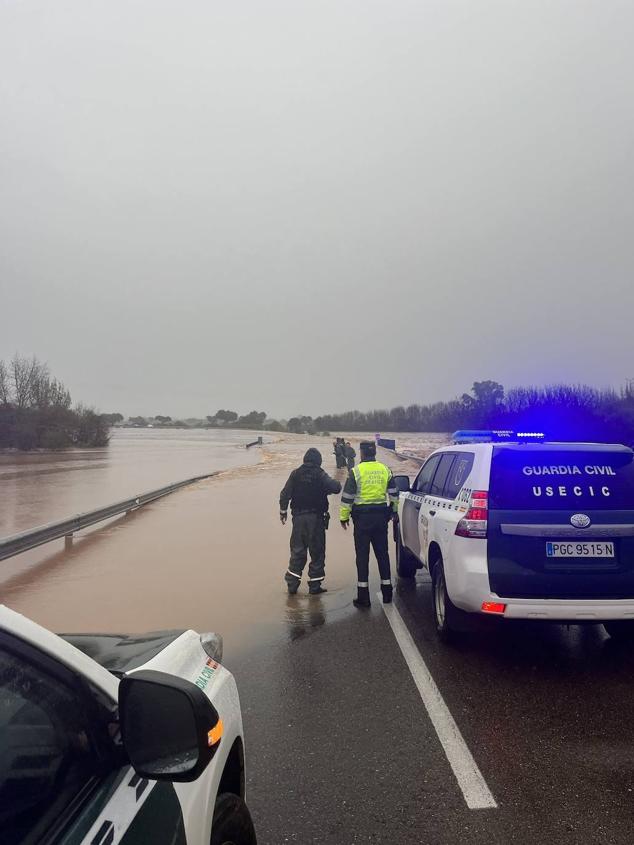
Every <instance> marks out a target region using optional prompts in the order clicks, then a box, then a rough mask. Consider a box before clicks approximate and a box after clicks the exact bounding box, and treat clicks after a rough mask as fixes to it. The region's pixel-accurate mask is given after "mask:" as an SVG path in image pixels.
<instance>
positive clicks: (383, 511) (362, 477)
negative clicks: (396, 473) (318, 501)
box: [339, 440, 398, 607]
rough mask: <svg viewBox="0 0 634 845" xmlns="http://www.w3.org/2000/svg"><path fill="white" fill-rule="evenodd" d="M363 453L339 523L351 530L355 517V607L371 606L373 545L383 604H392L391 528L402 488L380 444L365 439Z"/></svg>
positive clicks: (345, 494)
mask: <svg viewBox="0 0 634 845" xmlns="http://www.w3.org/2000/svg"><path fill="white" fill-rule="evenodd" d="M359 451H360V453H361V462H360V463H359V465H358V466H356V467H353V469H351V470H350V473H349V475H348V480H347V481H346V485H345V487H344V488H343V493H342V495H341V510H340V512H339V521H340V522H341V526H342V527H343V528H345V529H347V528H348V524H349V521H350V515H351V514H352V522H353V523H354V548H355V551H356V555H357V598H356V599H355V600H354V605H355V607H370V590H369V587H368V577H369V566H370V546H372V548H373V549H374V554H375V555H376V559H377V562H378V564H379V574H380V576H381V593H382V594H383V602H384V603H385V604H387V603H388V602H391V601H392V579H391V577H390V555H389V552H388V548H387V527H388V524H389V522H390V520H391V519H393V520H398V489H397V487H396V485H395V484H394V480H393V478H392V472H391V470H390V469H389V468H388V467H386V466H385V464H382V463H380V462H379V461H377V460H376V444H374V443H372V441H369V440H364V441H362V442H361V443H360V444H359ZM388 498H389V504H388V503H387V501H386V500H387V499H388Z"/></svg>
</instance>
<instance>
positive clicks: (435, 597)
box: [431, 560, 466, 643]
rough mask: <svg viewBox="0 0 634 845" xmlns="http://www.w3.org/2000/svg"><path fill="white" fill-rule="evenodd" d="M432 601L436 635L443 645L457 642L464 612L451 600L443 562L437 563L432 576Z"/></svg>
mask: <svg viewBox="0 0 634 845" xmlns="http://www.w3.org/2000/svg"><path fill="white" fill-rule="evenodd" d="M431 583H432V590H431V600H432V608H433V612H434V623H435V625H436V633H437V635H438V638H439V639H440V640H441V641H442V642H443V643H451V642H455V640H456V639H457V637H458V634H459V632H460V630H461V629H460V622H461V618H462V617H463V616H466V614H465V613H464V611H462V610H459V608H457V607H456V606H455V604H454V603H453V602H452V601H451V599H450V598H449V593H448V592H447V583H446V581H445V568H444V566H443V562H442V560H439V561H437V562H436V564H435V566H434V568H433V570H432V574H431Z"/></svg>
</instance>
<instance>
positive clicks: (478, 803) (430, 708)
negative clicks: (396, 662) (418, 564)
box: [378, 593, 497, 810]
mask: <svg viewBox="0 0 634 845" xmlns="http://www.w3.org/2000/svg"><path fill="white" fill-rule="evenodd" d="M378 596H379V598H380V597H381V594H380V593H379V594H378ZM382 607H383V610H384V611H385V615H386V617H387V621H388V622H389V623H390V627H391V629H392V632H393V634H394V636H395V637H396V642H397V643H398V645H399V648H400V649H401V652H402V654H403V657H404V658H405V662H406V663H407V665H408V667H409V671H410V672H411V673H412V678H413V679H414V683H415V684H416V686H417V688H418V692H419V693H420V697H421V698H422V699H423V704H424V705H425V708H426V709H427V713H428V714H429V718H430V719H431V723H432V725H433V726H434V728H435V730H436V733H437V734H438V739H439V740H440V744H441V745H442V747H443V749H444V752H445V754H446V755H447V760H448V761H449V765H450V766H451V768H452V770H453V773H454V775H455V777H456V780H457V781H458V786H459V787H460V789H461V790H462V794H463V796H464V800H465V801H466V803H467V807H469V809H470V810H487V809H493V808H496V807H497V803H496V801H495V798H494V797H493V795H492V794H491V790H490V789H489V787H488V786H487V784H486V781H485V779H484V778H483V777H482V772H481V771H480V769H479V768H478V766H477V764H476V762H475V760H474V759H473V757H472V755H471V752H470V751H469V748H468V747H467V744H466V742H465V741H464V739H463V737H462V734H461V733H460V729H459V728H458V725H457V724H456V722H455V720H454V717H453V716H452V715H451V713H450V712H449V708H448V707H447V705H446V704H445V702H444V699H443V697H442V695H441V694H440V690H439V689H438V687H437V686H436V682H435V681H434V679H433V678H432V676H431V673H430V671H429V669H428V668H427V665H426V663H425V661H424V660H423V658H422V656H421V653H420V651H419V650H418V649H417V648H416V643H415V642H414V640H413V639H412V635H411V634H410V632H409V630H408V628H407V625H406V624H405V622H403V618H402V616H401V614H400V613H399V612H398V610H397V609H396V606H395V605H394V604H383V605H382Z"/></svg>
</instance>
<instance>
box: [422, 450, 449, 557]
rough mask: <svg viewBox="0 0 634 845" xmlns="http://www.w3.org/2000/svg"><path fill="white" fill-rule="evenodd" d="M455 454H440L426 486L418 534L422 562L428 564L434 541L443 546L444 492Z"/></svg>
mask: <svg viewBox="0 0 634 845" xmlns="http://www.w3.org/2000/svg"><path fill="white" fill-rule="evenodd" d="M455 457H456V455H455V453H454V452H440V453H439V454H438V459H439V460H438V463H437V465H436V470H435V472H434V474H433V476H432V478H431V479H430V481H429V483H428V484H427V485H426V488H425V490H424V494H423V501H422V503H421V508H420V515H419V519H418V534H419V540H420V548H421V560H423V562H424V563H425V564H427V551H428V549H429V544H430V543H431V542H432V540H436V541H437V542H438V543H440V544H441V545H442V528H443V526H442V510H443V506H444V504H445V503H444V501H443V492H444V489H445V484H446V482H447V478H448V477H449V473H450V472H451V467H452V465H453V463H454V460H455Z"/></svg>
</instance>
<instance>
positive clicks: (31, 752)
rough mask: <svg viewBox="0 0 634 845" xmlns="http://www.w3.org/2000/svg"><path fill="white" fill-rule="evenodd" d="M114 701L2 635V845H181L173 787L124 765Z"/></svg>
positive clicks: (40, 654) (49, 659) (48, 658)
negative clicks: (117, 741) (138, 773)
mask: <svg viewBox="0 0 634 845" xmlns="http://www.w3.org/2000/svg"><path fill="white" fill-rule="evenodd" d="M117 729H118V728H117V724H116V722H115V719H114V710H113V709H112V702H108V701H104V700H100V694H98V693H97V692H96V691H94V690H92V689H90V688H89V687H88V685H87V684H86V683H85V681H84V680H83V679H82V678H81V677H79V676H77V674H76V673H74V672H73V671H72V670H71V669H70V668H68V667H67V666H64V665H62V664H60V663H59V662H58V661H56V660H55V659H54V658H52V657H51V656H49V655H47V654H44V653H43V652H41V651H39V649H37V648H36V647H34V646H32V645H31V644H28V643H25V642H24V641H22V640H20V639H19V638H17V637H13V636H12V635H10V634H7V633H0V736H1V737H2V742H1V743H0V830H2V843H3V845H22V843H36V842H37V843H43V845H48V843H55V845H57V843H64V845H80V843H81V845H83V843H91V845H118V843H122V842H125V843H130V845H132V843H134V842H138V843H141V842H150V841H151V842H152V843H153V845H156V843H168V842H169V843H174V845H185V837H184V832H183V824H182V814H181V810H180V805H179V803H178V799H177V797H176V793H175V791H174V787H173V786H172V784H171V783H162V784H156V783H155V782H150V781H147V780H144V779H142V778H140V777H138V775H136V774H135V772H134V771H133V770H132V769H131V768H130V766H128V765H125V764H123V760H122V756H121V752H120V750H119V748H118V746H117V744H116V743H115V742H114V741H113V737H116V734H117Z"/></svg>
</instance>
